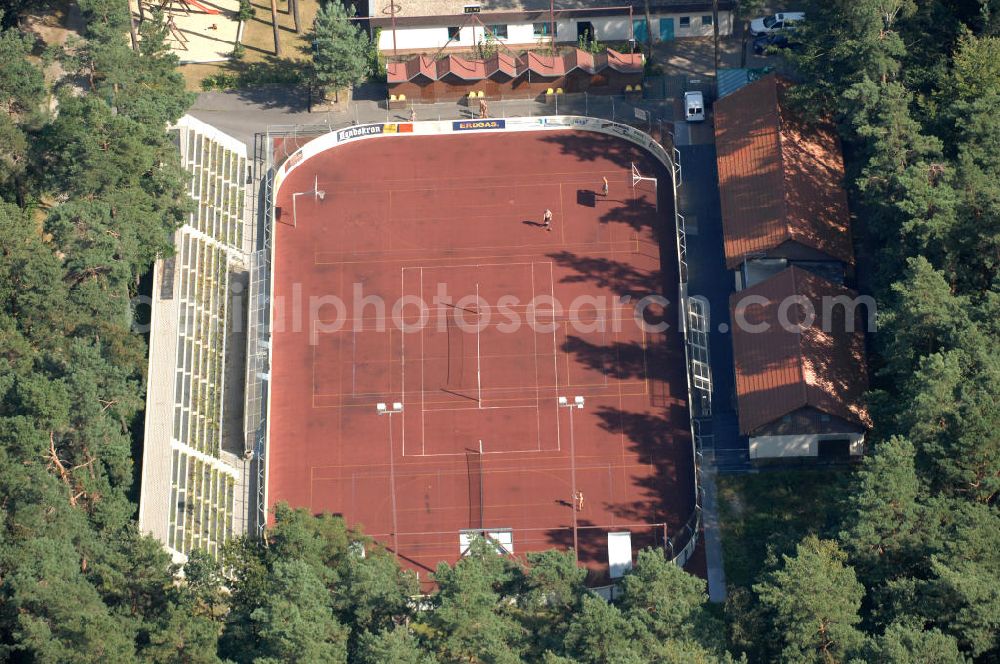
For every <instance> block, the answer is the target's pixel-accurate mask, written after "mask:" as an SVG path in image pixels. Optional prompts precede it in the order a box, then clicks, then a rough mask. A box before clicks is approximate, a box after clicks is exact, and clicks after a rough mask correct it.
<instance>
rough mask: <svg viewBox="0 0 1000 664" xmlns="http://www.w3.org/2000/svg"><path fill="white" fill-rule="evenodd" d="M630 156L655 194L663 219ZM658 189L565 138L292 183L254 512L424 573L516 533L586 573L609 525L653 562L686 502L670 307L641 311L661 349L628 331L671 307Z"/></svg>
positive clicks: (454, 139)
mask: <svg viewBox="0 0 1000 664" xmlns="http://www.w3.org/2000/svg"><path fill="white" fill-rule="evenodd" d="M631 162H635V163H636V165H637V166H638V168H639V170H640V172H642V173H643V174H644V175H655V176H656V177H658V178H660V182H661V183H662V184H661V187H660V192H659V197H660V200H659V209H660V211H661V212H660V213H659V214H658V213H657V211H656V200H655V199H656V193H655V187H654V186H653V185H652V183H649V182H643V183H640V184H639V186H638V187H635V188H633V186H632V181H631ZM602 177H607V178H608V181H609V183H610V193H609V195H608V196H607V197H606V198H605V197H604V196H602V195H601V194H600V189H601V178H602ZM668 183H669V179H668V175H667V173H666V172H665V170H664V169H662V168H661V167H660V166H659V164H657V163H656V162H655V161H654V160H653V159H652V158H651V157H649V156H648V155H647V154H646V153H645V152H644V151H642V150H641V149H639V148H638V147H636V146H634V145H632V144H631V143H628V142H626V141H624V140H621V139H617V138H613V137H609V136H604V135H600V134H594V133H589V132H573V131H558V132H554V131H541V132H513V133H503V134H488V133H481V134H470V135H448V136H419V135H404V136H399V137H390V138H378V139H371V140H363V141H355V142H353V143H348V144H346V145H344V146H341V147H337V148H333V149H332V150H329V151H327V152H324V153H321V154H320V155H317V156H316V157H313V158H312V159H310V160H309V161H307V162H306V163H304V164H302V165H301V166H299V167H298V168H297V169H296V170H294V171H293V172H292V174H291V175H290V176H289V177H288V178H287V179H286V180H285V182H284V183H283V184H282V186H281V189H280V191H278V192H277V194H276V205H277V206H278V207H279V208H280V216H279V220H278V223H277V227H276V232H275V235H274V238H275V242H276V246H275V261H274V293H275V302H274V307H275V309H274V334H273V342H272V343H273V348H272V354H273V363H272V372H271V392H270V398H271V409H270V425H269V426H270V442H269V451H268V454H269V457H268V461H269V462H268V480H267V481H268V492H269V493H268V501H269V503H270V505H273V504H274V503H276V502H279V501H287V502H288V503H290V504H291V505H292V506H295V507H300V506H304V507H308V508H309V509H310V510H312V511H314V512H317V513H318V512H323V511H329V512H333V513H338V514H342V515H343V516H344V517H345V519H346V520H347V521H348V522H349V523H350V524H357V525H360V526H362V527H363V529H364V530H365V532H366V533H368V534H370V535H372V536H374V537H375V538H377V539H378V540H379V541H381V542H383V543H384V544H385V545H386V546H387V547H388V548H389V549H391V550H394V551H396V552H397V553H398V555H399V557H400V559H401V560H402V561H403V562H405V563H406V564H408V565H410V566H411V567H413V568H414V569H417V570H418V571H420V572H421V573H422V576H423V572H426V571H428V570H432V569H433V568H434V567H435V566H436V565H437V563H438V562H440V561H446V562H449V563H451V562H454V561H455V560H456V559H457V558H458V557H459V555H460V532H461V531H462V530H465V529H479V528H482V529H489V530H491V531H502V530H506V529H511V530H512V535H511V537H512V544H513V550H514V552H515V554H523V553H525V552H528V551H535V550H543V549H547V548H551V547H559V548H565V547H570V546H573V543H574V541H576V542H577V544H578V550H579V552H580V553H579V555H580V560H581V562H583V563H585V564H586V565H587V566H588V567H590V568H592V569H593V570H594V572H595V573H596V574H597V575H601V574H603V573H604V572H606V569H607V563H608V560H607V533H608V532H610V531H622V530H628V531H631V532H632V542H633V546H634V548H640V547H642V546H649V545H655V544H662V543H663V540H664V535H665V534H666V535H668V536H669V535H672V534H673V533H674V531H675V530H676V529H678V528H680V527H681V525H683V523H684V522H685V521H686V520H687V518H688V517H689V515H690V514H691V510H692V508H693V495H692V483H693V472H694V471H693V460H692V458H691V440H690V434H689V425H688V411H687V403H686V398H687V387H686V379H685V370H684V353H683V345H682V339H681V336H680V333H679V330H678V329H677V320H678V317H677V312H676V309H675V308H674V306H675V303H673V302H672V303H671V304H670V305H668V307H667V309H666V310H665V311H664V310H663V309H662V308H660V309H657V308H656V307H655V306H654V307H651V308H650V309H649V312H648V314H647V316H646V318H647V320H649V321H650V322H654V323H655V322H658V321H660V320H665V321H666V322H668V323H669V325H670V327H669V330H668V331H666V332H665V333H660V332H653V331H650V330H648V329H643V327H642V326H640V325H638V324H637V323H636V321H635V320H634V316H635V303H636V302H637V301H639V300H640V299H641V298H642V297H644V296H647V295H651V294H666V295H667V296H668V297H671V299H676V298H674V297H673V294H674V292H675V288H674V287H673V285H675V284H676V283H677V274H676V270H677V265H676V254H675V247H674V244H673V224H672V209H673V204H672V200H671V199H670V196H671V188H670V186H669V184H668ZM317 186H318V189H320V190H322V191H323V192H325V195H324V196H323V197H322V199H320V198H319V197H317V196H315V195H314V194H313V193H311V192H313V191H314V188H315V187H317ZM295 194H297V195H295ZM293 198H294V200H293ZM546 208H550V209H551V210H552V212H553V216H554V220H553V225H552V230H551V231H546V230H545V229H543V228H541V227H540V221H541V216H542V212H543V211H544V210H545V209H546ZM661 238H662V247H661ZM661 255H662V259H663V260H662V264H661ZM443 292H446V293H447V297H449V298H450V300H448V299H446V298H444V297H441V296H442V294H443ZM623 296H628V297H627V298H625V297H623ZM335 300H336V301H339V302H342V305H338V304H336V303H335ZM553 300H554V301H556V302H558V303H559V305H560V306H561V307H562V310H557V309H555V308H554V307H553V305H552V302H553ZM377 301H378V302H382V303H384V315H382V311H381V310H380V306H382V305H380V304H378V302H377ZM394 314H395V315H394ZM394 319H395V320H394ZM401 324H402V326H405V329H401ZM560 396H566V397H568V398H569V400H570V401H572V400H573V398H574V397H576V396H582V397H583V398H584V400H585V406H584V408H582V409H570V408H565V407H560V406H559V403H558V397H560ZM395 402H398V403H401V404H402V412H400V413H398V414H392V415H389V414H381V415H380V414H379V413H378V411H377V408H376V404H378V403H385V404H387V407H388V408H389V409H391V408H392V404H393V403H395ZM574 489H575V492H577V493H576V495H577V498H579V495H580V494H582V497H583V501H582V506H580V505H578V504H576V503H577V501H576V500H574Z"/></svg>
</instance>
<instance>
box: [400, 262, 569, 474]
mask: <svg viewBox="0 0 1000 664" xmlns="http://www.w3.org/2000/svg"><path fill="white" fill-rule="evenodd" d="M522 265H525V266H529V270H528V274H529V276H530V278H531V300H530V301H534V299H535V298H536V297H538V291H537V289H536V287H535V286H536V282H535V266H537V265H543V266H544V265H547V266H548V268H549V288H550V291H549V296H550V297H555V269H554V267H553V265H552V261H522V262H518V263H463V264H458V265H430V266H425V265H409V266H403V267H400V285H401V290H400V292H401V293H402V297H407V296H408V295H409V293H408V292H407V290H406V271H407V270H419V275H420V282H419V288H420V295H419V297H420V299H421V300H422V299H423V295H424V280H423V277H424V270H425V269H433V270H452V269H455V268H475V269H479V268H483V267H500V268H504V269H509V268H510V267H513V266H522ZM479 286H480V283H479V282H477V283H476V296H477V302H478V299H479V294H480V288H479ZM424 304H425V305H426V303H424ZM494 306H495V303H490V307H491V308H492V307H494ZM450 308H451V307H441V306H439V307H437V308H431V307H426V306H425V307H424V308H423V309H422V310H421V314H422V315H423V314H430V313H431V312H432V311H438V312H440V311H441V310H447V309H450ZM533 309H534V307H530V306H526V307H525V312H528V311H529V310H533ZM477 327H478V326H477ZM558 329H559V326H558V325H554V326H553V331H552V339H553V341H552V357H553V381H554V384H555V391H556V392H558V390H559V373H558V372H559V355H560V351H559V347H558V339H557V332H558ZM481 334H482V330H480V329H477V331H476V382H477V404H476V405H477V407H476V408H431V409H428V408H427V407H426V393H427V390H426V384H425V383H424V375H425V373H424V370H423V366H422V365H423V361H424V354H425V345H424V330H423V329H421V331H420V361H421V372H420V401H421V404H420V435H421V441H420V453H418V454H407V452H406V446H405V437H406V436H405V430H406V413H407V409H406V407H405V401H404V402H403V403H404V408H403V414H402V416H403V422H402V424H403V429H404V432H403V436H402V439H403V441H404V443H403V448H402V455H403V456H404V457H411V458H412V457H435V456H458V455H462V454H465V452H441V453H427V447H426V445H427V430H426V419H427V418H426V413H428V412H448V411H459V410H463V411H471V410H518V409H525V408H533V409H534V410H535V438H536V441H535V448H534V449H531V448H529V449H521V450H497V451H492V452H489V451H484V452H483V454H525V453H530V452H558V451H560V450H561V449H562V434H561V427H560V424H559V417H558V416H559V408H558V405H557V404H556V403H555V400H554V399H553V406H552V407H553V409H554V415H555V422H556V446H555V448H545V449H543V448H542V440H541V436H542V420H541V403H542V399H541V398H540V397H539V396H538V394H537V392H538V391H540V390H541V389H542V387H541V386H540V385H539V382H538V336H539V335H538V333H535V334H532V335H531V336H532V340H533V344H534V346H533V352H532V362H533V364H534V366H535V387H534V390H535V392H536V396H535V403H534V404H533V405H530V406H486V405H483V397H482V394H483V386H482V351H481V348H480V344H481ZM401 337H402V339H401V340H400V353H401V357H400V364H401V366H405V364H406V349H405V337H406V335H405V334H403V335H401ZM400 373H401V377H402V381H403V384H402V386H401V390H402V392H403V395H405V394H406V392H407V390H406V374H405V369H402V370H401V372H400ZM486 389H487V392H489V390H490V388H486ZM497 389H515V388H509V387H508V388H497ZM404 398H405V397H404Z"/></svg>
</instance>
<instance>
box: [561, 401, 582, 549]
mask: <svg viewBox="0 0 1000 664" xmlns="http://www.w3.org/2000/svg"><path fill="white" fill-rule="evenodd" d="M583 404H584V398H583V397H581V396H575V397H573V400H572V401H570V400H569V398H567V397H559V407H560V408H567V409H569V483H570V491H571V492H572V501H571V507H572V510H573V559H574V560H575V561H576V562H580V538H579V534H578V528H577V519H576V513H577V503H578V498H577V491H576V441H575V436H574V432H573V409H574V408H583Z"/></svg>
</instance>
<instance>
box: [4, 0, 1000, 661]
mask: <svg viewBox="0 0 1000 664" xmlns="http://www.w3.org/2000/svg"><path fill="white" fill-rule="evenodd" d="M35 4H37V3H35V2H33V1H32V0H18V2H14V3H9V4H8V7H9V8H10V11H8V13H7V14H6V15H3V16H0V25H2V26H3V28H2V29H3V32H2V33H0V63H3V66H2V68H0V103H2V104H3V106H4V110H5V111H6V112H5V113H3V114H0V255H2V260H0V510H2V513H0V518H2V527H0V659H3V660H5V661H14V662H53V663H63V662H101V663H102V664H109V663H112V662H138V661H142V662H216V661H226V660H229V661H234V662H251V661H253V662H287V661H306V662H344V661H352V662H361V663H365V664H367V663H372V664H374V663H376V662H377V663H383V662H412V663H414V664H416V663H421V664H430V663H432V662H547V663H548V664H557V663H560V664H571V663H574V662H576V663H581V664H583V663H587V662H594V663H598V662H615V663H629V662H635V663H640V662H652V661H655V662H714V661H728V660H737V661H738V660H740V659H747V660H749V661H752V662H771V661H782V662H855V661H856V662H862V661H864V662H874V661H877V662H891V663H899V664H903V663H906V662H935V663H948V662H963V661H979V662H1000V641H998V633H1000V583H998V579H1000V546H998V544H1000V514H998V491H1000V409H998V397H1000V350H998V347H997V344H996V340H997V338H998V332H1000V329H998V328H1000V315H998V314H1000V273H998V262H1000V112H998V109H1000V3H998V2H997V1H996V0H992V1H990V0H980V1H979V2H972V1H969V2H959V1H957V0H910V1H907V0H827V1H826V2H816V3H810V4H809V6H808V9H807V11H808V13H809V21H808V24H806V26H805V27H804V28H802V30H801V36H800V38H801V39H802V41H803V46H802V48H801V50H799V51H797V52H795V53H792V54H789V56H788V57H789V58H790V59H791V60H792V61H793V62H792V64H793V65H794V67H795V70H796V71H797V78H798V79H799V80H800V81H801V84H800V85H798V86H797V87H796V88H795V89H794V93H795V102H796V106H797V108H798V109H799V110H800V112H801V113H803V114H806V115H808V116H812V117H824V118H832V119H833V120H834V121H835V122H836V123H837V126H838V127H839V130H840V132H841V136H842V139H843V144H844V148H845V156H846V161H847V166H848V180H849V181H848V183H847V185H848V186H849V191H850V196H851V207H852V211H853V213H854V216H855V236H856V237H855V240H856V244H857V247H856V248H857V253H858V255H859V257H860V270H859V274H860V280H861V284H860V286H861V288H862V290H865V291H867V292H870V293H872V294H874V295H875V297H876V299H877V301H878V304H879V321H878V322H879V330H878V332H877V333H876V334H874V335H872V336H871V349H870V351H871V362H872V367H873V391H872V393H871V395H870V399H871V406H872V409H873V412H874V417H875V422H876V430H875V431H874V432H873V433H872V435H871V436H870V441H871V443H872V444H871V446H870V448H871V449H870V454H869V456H868V458H867V460H866V461H865V462H864V464H863V466H862V467H861V468H860V469H859V470H858V471H857V472H855V473H854V474H853V475H852V478H851V485H850V488H849V490H848V491H847V495H846V496H845V499H844V503H843V509H841V510H840V511H839V512H838V514H837V515H836V518H835V519H833V520H832V522H829V520H827V522H824V523H817V525H816V529H815V532H814V533H812V534H810V535H808V536H806V537H805V538H803V539H801V540H800V541H795V542H789V543H785V541H784V540H782V539H780V538H776V539H775V542H774V545H773V546H772V547H771V550H770V551H769V552H768V554H769V555H768V563H767V565H766V568H765V569H761V570H759V574H758V577H757V578H756V580H755V583H753V584H751V586H750V587H745V588H739V587H737V588H733V589H731V590H732V591H733V592H732V595H731V599H730V601H729V602H728V603H727V604H726V605H725V607H719V606H713V605H709V604H708V603H707V598H706V595H705V584H704V582H703V581H701V580H699V579H698V578H696V577H693V576H690V575H688V574H687V573H685V572H683V571H681V570H679V569H678V568H676V567H675V566H673V565H671V564H669V563H668V562H667V561H666V560H665V559H664V557H663V555H662V554H661V553H660V552H653V551H647V552H644V553H643V554H642V555H641V556H640V557H639V559H638V561H637V563H636V566H635V568H634V570H632V572H630V573H629V574H628V575H627V576H626V578H625V579H624V582H623V584H622V588H621V593H620V597H619V598H618V599H617V600H616V601H615V602H614V603H613V604H609V603H606V602H604V601H603V600H600V599H598V598H596V597H594V596H593V595H591V594H589V593H588V592H587V591H586V590H585V588H584V586H583V577H584V572H582V571H581V570H580V569H578V568H576V566H575V565H574V563H573V557H572V555H571V554H568V553H561V552H554V551H551V552H546V553H540V554H531V555H529V556H528V557H527V559H526V560H510V559H507V558H504V557H500V556H497V555H495V554H494V553H493V552H492V551H491V550H490V549H489V547H488V546H486V545H485V544H482V543H480V544H477V546H476V549H475V551H473V554H472V555H470V556H469V557H467V558H465V559H463V560H462V561H461V562H459V563H458V564H457V565H455V566H454V567H448V566H446V565H442V566H441V567H440V568H439V569H438V571H437V574H436V575H435V578H436V581H437V584H438V587H439V590H438V591H437V592H436V593H435V594H433V595H432V596H430V597H428V598H427V599H426V600H424V602H423V603H421V604H416V603H414V602H413V601H412V600H411V597H412V596H413V595H414V594H415V592H416V591H417V584H416V579H415V578H414V577H413V576H411V575H410V574H408V573H406V572H404V571H402V570H401V569H400V568H399V567H398V566H397V564H396V562H395V560H394V558H393V557H392V556H391V554H389V553H387V552H385V551H383V550H381V549H379V547H378V546H377V545H374V544H373V543H371V542H368V541H367V540H366V539H365V537H364V535H363V534H361V533H357V532H353V531H351V530H350V529H348V528H347V527H346V525H345V524H344V523H343V522H342V521H341V520H340V519H338V518H336V517H333V516H321V517H313V516H310V515H308V514H305V513H303V512H297V511H292V510H289V509H279V510H278V511H277V513H276V515H275V516H276V523H275V526H274V527H273V528H272V529H270V530H269V532H268V536H267V539H266V541H256V540H238V541H236V542H234V543H233V544H232V545H231V546H230V547H229V548H228V550H227V551H226V553H225V555H224V556H223V559H222V560H221V561H220V562H216V561H215V560H213V559H210V558H208V557H207V556H201V555H195V556H193V557H192V558H191V560H190V561H189V562H188V563H187V564H186V565H185V567H184V569H183V580H178V579H179V578H180V577H179V576H178V572H179V571H180V570H178V569H177V568H176V567H175V566H173V565H172V564H171V562H170V559H169V556H168V555H167V554H166V553H165V552H164V551H163V550H162V548H161V547H160V545H159V544H158V543H157V542H156V541H153V540H151V539H150V538H148V537H143V536H141V535H140V534H139V533H138V532H137V529H136V523H135V513H136V506H135V495H136V487H135V486H134V477H135V472H134V461H133V457H134V456H135V454H136V449H135V441H136V440H138V439H139V437H140V434H141V431H139V430H138V429H141V419H140V418H138V417H137V416H138V415H139V414H140V411H141V408H142V405H143V381H144V376H143V371H144V366H145V354H146V346H145V343H144V340H143V338H142V337H141V336H140V335H138V334H136V333H134V332H133V331H132V321H133V318H134V316H135V312H134V310H133V307H132V304H131V302H132V297H133V296H134V295H135V294H136V292H137V288H138V284H139V280H140V278H141V277H142V275H143V274H144V273H146V272H147V271H148V270H149V269H150V266H151V264H152V261H153V260H154V257H155V256H156V255H157V254H158V253H163V252H169V251H170V247H171V243H170V234H171V232H172V230H173V229H174V228H176V227H177V225H178V224H179V223H180V222H181V220H182V219H183V218H184V215H185V214H186V211H187V203H186V201H185V197H184V183H185V174H184V173H183V172H182V171H181V169H180V167H179V160H178V156H177V154H176V150H175V148H174V146H173V144H172V143H171V141H170V139H169V136H168V134H167V132H166V126H167V125H168V123H170V122H171V121H173V120H175V119H176V118H178V117H179V116H180V115H181V114H183V112H184V111H185V109H186V108H187V107H188V105H189V104H190V103H191V101H192V98H191V95H189V94H188V93H186V92H184V86H183V82H182V80H181V77H180V76H179V75H178V73H177V71H176V59H175V58H173V56H171V55H169V53H168V52H167V50H166V49H165V47H164V42H163V32H162V29H161V28H160V27H158V24H157V22H156V21H155V20H153V21H146V22H145V23H144V25H143V38H142V40H141V49H140V52H134V51H133V50H132V49H131V48H130V46H129V40H128V38H127V35H128V32H129V14H128V9H127V4H126V3H125V2H124V0H81V1H80V6H81V9H82V10H83V14H84V18H85V20H86V25H87V27H86V31H85V34H84V35H83V36H82V39H79V40H74V41H70V42H68V43H67V44H66V46H65V47H63V48H60V49H57V50H55V49H47V50H45V49H41V48H39V47H38V46H37V45H36V44H35V41H34V39H33V38H29V37H28V36H27V35H26V34H24V33H23V32H22V31H21V30H20V28H19V27H18V26H19V25H20V22H19V20H18V19H19V16H18V13H19V12H24V11H28V10H30V9H31V8H32V6H33V5H35ZM778 528H780V526H778V525H776V529H778ZM359 542H360V543H363V544H365V546H364V547H363V548H364V551H365V553H366V555H363V556H362V555H360V551H361V550H362V549H361V548H360V547H359V546H358V545H357V544H358V543H359Z"/></svg>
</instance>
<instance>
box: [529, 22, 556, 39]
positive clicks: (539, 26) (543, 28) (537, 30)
mask: <svg viewBox="0 0 1000 664" xmlns="http://www.w3.org/2000/svg"><path fill="white" fill-rule="evenodd" d="M531 28H532V32H533V33H534V35H535V36H536V37H548V36H549V35H550V34H551V33H550V29H551V28H552V24H551V23H532V24H531ZM558 34H559V28H558V27H557V28H556V35H558Z"/></svg>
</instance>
